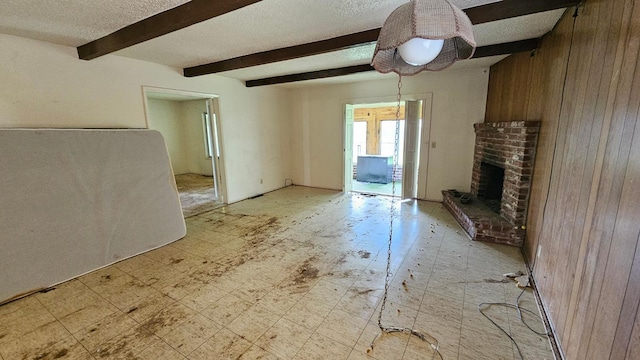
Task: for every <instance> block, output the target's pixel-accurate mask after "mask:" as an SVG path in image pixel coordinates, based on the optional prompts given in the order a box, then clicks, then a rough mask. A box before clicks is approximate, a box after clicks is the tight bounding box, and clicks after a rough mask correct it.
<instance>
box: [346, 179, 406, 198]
mask: <svg viewBox="0 0 640 360" xmlns="http://www.w3.org/2000/svg"><path fill="white" fill-rule="evenodd" d="M394 182H395V185H396V188H395V192H394V189H393V182H390V183H388V184H377V183H368V182H362V181H357V180H353V187H352V190H353V191H356V192H361V193H365V194H379V195H392V194H394V193H395V196H398V197H401V196H402V181H394Z"/></svg>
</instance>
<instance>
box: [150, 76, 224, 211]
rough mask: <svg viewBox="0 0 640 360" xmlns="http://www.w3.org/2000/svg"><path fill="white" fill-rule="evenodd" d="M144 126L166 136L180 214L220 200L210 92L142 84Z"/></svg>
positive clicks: (217, 146) (214, 109)
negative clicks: (153, 86)
mask: <svg viewBox="0 0 640 360" xmlns="http://www.w3.org/2000/svg"><path fill="white" fill-rule="evenodd" d="M144 94H145V107H146V115H147V127H148V128H149V129H153V130H157V131H159V132H160V133H161V134H162V136H163V137H164V139H165V143H166V145H167V150H168V153H169V158H170V160H171V166H172V169H173V173H174V176H175V180H176V187H177V189H178V193H179V195H180V202H181V205H182V212H183V214H184V217H185V218H188V217H191V216H194V215H198V214H201V213H203V212H206V211H211V210H213V209H215V208H217V207H219V206H221V205H223V204H224V203H225V201H224V199H225V189H224V182H223V178H224V177H223V171H224V167H223V156H222V154H223V152H222V142H221V136H220V135H221V134H220V124H219V122H220V116H219V114H220V112H219V105H218V98H217V97H216V96H215V95H208V94H199V93H192V92H185V91H177V90H168V89H158V88H147V87H145V88H144Z"/></svg>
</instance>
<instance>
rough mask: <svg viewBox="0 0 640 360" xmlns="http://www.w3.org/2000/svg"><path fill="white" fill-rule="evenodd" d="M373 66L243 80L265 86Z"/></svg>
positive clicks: (369, 68) (366, 68)
mask: <svg viewBox="0 0 640 360" xmlns="http://www.w3.org/2000/svg"><path fill="white" fill-rule="evenodd" d="M373 70H374V68H373V66H371V65H369V64H364V65H355V66H347V67H341V68H336V69H329V70H318V71H310V72H304V73H298V74H291V75H282V76H274V77H270V78H265V79H258V80H249V81H247V82H245V86H246V87H255V86H265V85H274V84H285V83H290V82H296V81H305V80H315V79H324V78H329V77H336V76H344V75H351V74H356V73H361V72H367V71H373Z"/></svg>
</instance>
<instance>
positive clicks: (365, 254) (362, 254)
mask: <svg viewBox="0 0 640 360" xmlns="http://www.w3.org/2000/svg"><path fill="white" fill-rule="evenodd" d="M358 255H360V258H361V259H368V258H370V257H371V253H370V252H368V251H364V250H360V251H358Z"/></svg>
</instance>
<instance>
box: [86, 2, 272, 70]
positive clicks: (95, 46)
mask: <svg viewBox="0 0 640 360" xmlns="http://www.w3.org/2000/svg"><path fill="white" fill-rule="evenodd" d="M259 1H262V0H218V1H211V0H192V1H189V2H187V3H185V4H182V5H179V6H177V7H174V8H172V9H169V10H165V11H163V12H161V13H159V14H156V15H153V16H150V17H148V18H146V19H143V20H140V21H138V22H136V23H133V24H131V25H129V26H126V27H124V28H122V29H120V30H118V31H115V32H113V33H111V34H109V35H106V36H104V37H101V38H100V39H97V40H94V41H91V42H90V43H87V44H84V45H81V46H78V48H77V50H78V57H79V58H80V59H83V60H91V59H95V58H97V57H100V56H102V55H106V54H109V53H112V52H114V51H118V50H121V49H124V48H126V47H129V46H132V45H135V44H139V43H141V42H144V41H147V40H151V39H154V38H156V37H159V36H162V35H165V34H168V33H171V32H174V31H176V30H180V29H183V28H186V27H188V26H191V25H193V24H197V23H199V22H202V21H205V20H209V19H212V18H214V17H216V16H220V15H223V14H226V13H229V12H231V11H234V10H237V9H240V8H243V7H245V6H248V5H251V4H254V3H257V2H259Z"/></svg>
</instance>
